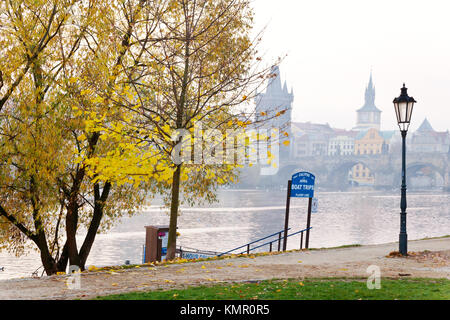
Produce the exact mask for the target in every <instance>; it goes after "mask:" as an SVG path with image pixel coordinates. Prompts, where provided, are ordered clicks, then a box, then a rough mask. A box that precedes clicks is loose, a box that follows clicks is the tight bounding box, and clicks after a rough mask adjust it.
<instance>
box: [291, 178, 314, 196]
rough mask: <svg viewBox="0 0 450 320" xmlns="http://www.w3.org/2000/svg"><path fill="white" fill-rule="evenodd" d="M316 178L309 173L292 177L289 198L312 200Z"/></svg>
mask: <svg viewBox="0 0 450 320" xmlns="http://www.w3.org/2000/svg"><path fill="white" fill-rule="evenodd" d="M315 180H316V177H315V176H314V175H313V174H312V173H309V172H297V173H296V174H294V175H293V176H292V184H291V197H295V198H314V181H315Z"/></svg>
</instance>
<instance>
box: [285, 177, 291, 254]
mask: <svg viewBox="0 0 450 320" xmlns="http://www.w3.org/2000/svg"><path fill="white" fill-rule="evenodd" d="M291 186H292V180H289V181H288V187H287V199H286V214H285V216H284V239H283V251H286V247H287V233H288V228H289V206H290V204H291Z"/></svg>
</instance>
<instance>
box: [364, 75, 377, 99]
mask: <svg viewBox="0 0 450 320" xmlns="http://www.w3.org/2000/svg"><path fill="white" fill-rule="evenodd" d="M364 105H365V106H370V107H372V106H375V86H374V85H373V80H372V70H370V78H369V84H368V85H367V88H366V94H365V104H364Z"/></svg>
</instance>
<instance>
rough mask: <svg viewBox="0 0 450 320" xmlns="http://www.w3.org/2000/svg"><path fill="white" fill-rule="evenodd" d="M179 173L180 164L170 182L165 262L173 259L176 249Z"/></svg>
mask: <svg viewBox="0 0 450 320" xmlns="http://www.w3.org/2000/svg"><path fill="white" fill-rule="evenodd" d="M180 173H181V164H180V165H178V166H177V168H176V170H175V172H174V173H173V180H172V202H171V204H170V224H169V239H168V241H167V255H166V259H167V260H173V259H175V253H176V248H177V220H178V206H179V198H180Z"/></svg>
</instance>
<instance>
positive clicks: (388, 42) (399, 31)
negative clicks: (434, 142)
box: [253, 0, 450, 131]
mask: <svg viewBox="0 0 450 320" xmlns="http://www.w3.org/2000/svg"><path fill="white" fill-rule="evenodd" d="M253 7H254V9H255V24H256V27H255V29H256V30H260V29H261V28H263V27H264V26H267V29H266V31H265V34H264V36H263V43H262V46H261V52H264V53H265V54H264V56H263V58H264V59H265V60H266V61H268V62H269V61H271V59H272V58H273V57H277V56H282V55H284V54H287V55H288V56H287V57H286V58H285V60H284V61H283V63H282V64H281V67H280V69H281V78H282V81H283V82H284V80H285V79H286V80H287V83H288V87H289V88H290V87H291V86H292V87H293V88H294V105H293V109H294V110H293V119H294V121H311V122H318V123H326V122H328V123H329V124H330V125H331V126H333V127H338V128H346V129H351V128H352V127H353V126H354V125H355V122H356V112H355V110H356V109H358V108H360V107H362V105H363V103H364V90H365V87H366V85H367V82H368V80H369V75H370V70H371V68H372V70H373V80H374V83H375V89H376V100H375V104H376V105H377V107H378V108H379V109H380V110H382V111H383V113H382V114H381V115H382V117H381V128H382V130H393V129H398V126H397V124H396V120H395V113H394V110H393V104H392V100H393V99H394V98H395V97H396V96H398V95H399V94H400V87H401V86H402V84H403V82H405V83H406V86H407V87H408V93H409V95H410V96H413V97H414V98H415V99H416V100H417V101H418V103H417V104H416V107H415V109H414V113H413V117H412V121H411V128H410V130H411V129H412V130H415V129H416V128H417V127H418V126H419V125H420V124H421V122H422V121H423V119H424V118H425V117H427V118H428V120H429V121H430V123H431V125H432V126H433V128H434V129H435V130H438V131H445V130H447V129H450V120H449V119H450V18H449V14H450V1H448V0H427V1H425V0H418V1H416V0H407V1H406V0H309V1H305V0H253Z"/></svg>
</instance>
